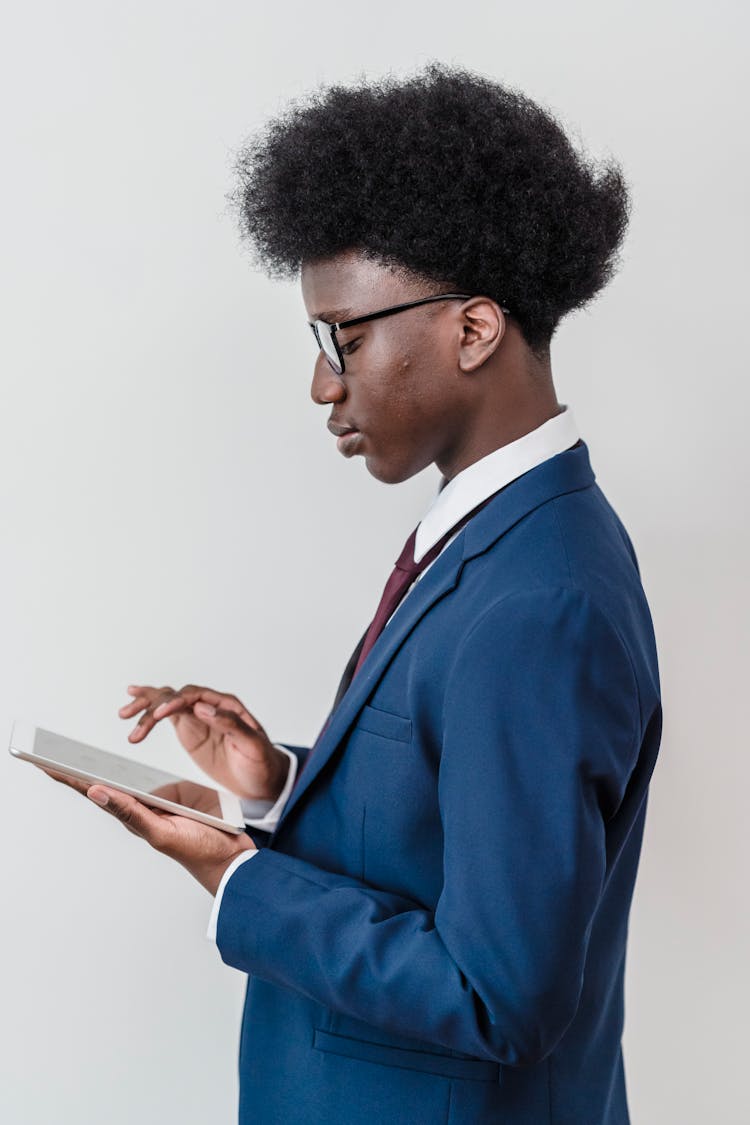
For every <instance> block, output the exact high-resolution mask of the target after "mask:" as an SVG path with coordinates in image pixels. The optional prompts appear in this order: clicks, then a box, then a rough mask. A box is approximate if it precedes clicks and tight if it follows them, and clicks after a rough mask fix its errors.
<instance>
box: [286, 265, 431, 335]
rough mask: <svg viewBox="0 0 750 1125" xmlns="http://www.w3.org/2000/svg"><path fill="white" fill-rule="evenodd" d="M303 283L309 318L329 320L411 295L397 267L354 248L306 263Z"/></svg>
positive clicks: (366, 310)
mask: <svg viewBox="0 0 750 1125" xmlns="http://www.w3.org/2000/svg"><path fill="white" fill-rule="evenodd" d="M300 282H301V285H302V300H303V301H304V304H305V310H306V312H307V319H308V320H326V321H328V322H329V323H334V322H336V321H339V320H346V319H348V318H349V317H354V316H358V315H360V314H364V313H367V312H370V311H372V310H374V309H378V308H382V307H385V306H386V305H388V304H389V303H391V302H393V303H395V302H398V301H399V300H400V299H403V300H407V299H408V297H409V295H410V290H409V287H408V285H407V282H406V281H405V279H404V277H403V275H402V274H399V273H398V271H397V270H396V268H395V267H393V266H388V265H385V264H384V263H382V262H376V261H374V260H373V259H371V258H366V257H364V255H362V254H361V253H359V252H357V251H354V250H347V251H344V252H342V253H341V254H336V255H335V256H333V257H330V258H318V259H316V260H315V261H306V262H303V263H302V268H301V271H300Z"/></svg>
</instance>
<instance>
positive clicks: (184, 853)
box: [38, 766, 256, 895]
mask: <svg viewBox="0 0 750 1125" xmlns="http://www.w3.org/2000/svg"><path fill="white" fill-rule="evenodd" d="M38 768H39V769H42V772H43V773H46V774H47V775H48V776H49V777H51V778H53V780H55V781H61V782H62V783H63V784H64V785H68V786H69V787H70V788H71V789H75V790H77V792H79V793H81V794H82V795H83V796H84V797H88V798H89V800H91V801H93V802H94V803H95V804H97V805H99V806H100V807H101V808H103V809H104V810H105V811H106V812H108V813H110V814H111V815H112V816H115V817H117V819H118V820H119V821H120V822H121V824H123V825H124V826H125V828H127V830H128V832H132V833H133V835H134V836H140V837H141V838H142V839H143V840H145V841H146V843H147V844H150V845H151V847H152V848H154V849H155V850H156V851H157V852H161V853H162V854H163V855H167V856H169V857H170V859H176V860H177V862H178V863H181V864H182V866H183V867H185V868H187V870H188V871H189V872H190V874H191V875H192V876H193V877H194V878H196V879H197V880H198V882H199V883H200V884H201V886H203V887H205V888H206V890H207V891H208V893H209V894H211V895H215V894H216V892H217V890H218V888H219V883H220V882H221V877H222V875H223V874H224V872H225V871H226V869H227V867H228V866H229V864H230V863H231V862H232V861H233V860H234V859H236V857H237V856H238V855H241V854H242V852H245V851H255V850H256V848H255V845H254V844H253V842H252V840H251V839H250V837H249V836H248V834H247V833H246V832H243V833H241V834H240V835H236V836H235V835H231V834H230V833H229V832H223V831H222V830H221V829H220V828H212V827H211V825H209V824H201V823H200V821H197V820H193V819H192V817H188V816H179V815H176V814H175V813H169V812H165V811H164V810H162V809H154V808H149V806H148V805H144V804H143V803H142V802H141V801H138V800H136V798H135V797H131V796H130V794H128V793H121V792H120V791H119V790H118V789H110V788H109V787H108V786H105V785H99V784H98V783H97V784H96V785H92V784H91V783H90V782H86V781H79V780H78V779H77V778H75V777H68V776H67V775H66V774H62V773H57V772H56V771H54V770H51V769H45V768H43V767H42V766H39V767H38Z"/></svg>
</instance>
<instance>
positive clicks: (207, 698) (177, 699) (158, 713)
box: [154, 684, 245, 719]
mask: <svg viewBox="0 0 750 1125" xmlns="http://www.w3.org/2000/svg"><path fill="white" fill-rule="evenodd" d="M196 703H210V704H211V706H212V707H223V708H224V709H225V710H227V711H234V712H235V713H236V714H238V715H242V714H244V713H245V708H244V707H243V706H242V704H241V703H240V701H239V699H236V698H235V696H233V695H224V694H222V692H220V691H214V690H213V689H212V688H207V687H199V686H198V685H197V684H185V686H184V687H181V688H180V690H179V691H178V692H176V693H175V695H174V696H173V697H172V699H166V700H164V702H163V703H160V704H159V705H158V707H155V708H154V718H158V719H163V718H165V717H166V716H167V715H173V714H175V713H176V712H178V711H181V710H183V709H184V708H187V707H193V706H194V705H195V704H196Z"/></svg>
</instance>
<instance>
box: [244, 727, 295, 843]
mask: <svg viewBox="0 0 750 1125" xmlns="http://www.w3.org/2000/svg"><path fill="white" fill-rule="evenodd" d="M274 746H275V747H276V749H277V750H281V751H282V752H283V753H284V754H286V756H287V758H288V759H289V770H288V772H287V775H286V781H285V782H284V788H283V789H282V790H281V792H280V793H279V795H278V797H277V798H276V800H275V801H248V800H244V799H243V800H241V801H240V805H241V807H242V816H243V819H244V821H245V824H248V825H249V826H250V827H251V828H263V829H265V831H266V832H273V830H274V828H275V827H276V825H277V824H278V822H279V820H280V818H281V814H282V812H283V811H284V805H285V804H286V803H287V801H288V800H289V794H290V793H291V791H292V788H293V786H294V782H295V779H296V777H297V765H298V759H297V755H296V754H293V753H292V751H291V750H287V748H286V746H282V745H281V744H280V743H278V742H274Z"/></svg>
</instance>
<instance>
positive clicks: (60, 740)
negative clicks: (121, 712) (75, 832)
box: [34, 727, 222, 819]
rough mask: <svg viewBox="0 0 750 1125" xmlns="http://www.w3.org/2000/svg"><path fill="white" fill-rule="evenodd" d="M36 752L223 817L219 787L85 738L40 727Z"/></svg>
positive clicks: (142, 790) (84, 771)
mask: <svg viewBox="0 0 750 1125" xmlns="http://www.w3.org/2000/svg"><path fill="white" fill-rule="evenodd" d="M34 753H35V754H39V755H40V756H41V757H42V758H47V759H49V761H52V762H57V763H59V764H60V765H61V766H64V765H67V766H70V767H71V769H75V770H81V771H82V772H83V773H88V774H93V775H94V777H96V778H97V779H98V780H99V781H101V782H103V783H104V784H106V783H107V782H110V783H111V784H112V785H115V786H117V785H122V786H126V787H127V788H128V789H137V790H138V791H139V792H140V793H150V794H152V796H154V797H163V798H165V799H166V800H168V801H175V802H176V803H177V804H180V805H185V806H186V807H187V808H192V809H197V810H199V811H200V812H204V813H209V814H210V815H211V816H215V817H218V818H219V819H221V818H222V811H221V804H220V801H219V794H218V793H217V791H216V790H215V789H211V788H210V787H209V786H207V785H198V784H197V782H194V781H186V780H185V779H184V778H181V777H177V776H175V774H173V773H166V772H165V771H164V770H158V769H155V768H154V767H153V766H148V765H145V764H144V763H143V762H135V761H133V760H132V759H131V758H125V757H123V756H122V755H120V754H110V753H109V751H107V750H99V749H97V748H96V747H95V746H87V745H86V744H85V743H83V742H76V741H75V740H74V739H72V738H65V737H64V736H63V735H61V734H53V732H52V731H48V730H42V729H41V728H39V727H37V731H36V738H35V739H34Z"/></svg>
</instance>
